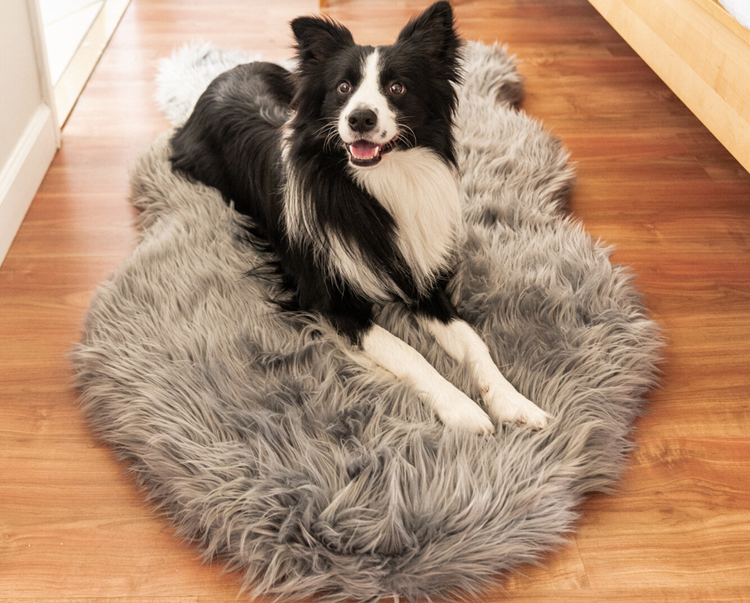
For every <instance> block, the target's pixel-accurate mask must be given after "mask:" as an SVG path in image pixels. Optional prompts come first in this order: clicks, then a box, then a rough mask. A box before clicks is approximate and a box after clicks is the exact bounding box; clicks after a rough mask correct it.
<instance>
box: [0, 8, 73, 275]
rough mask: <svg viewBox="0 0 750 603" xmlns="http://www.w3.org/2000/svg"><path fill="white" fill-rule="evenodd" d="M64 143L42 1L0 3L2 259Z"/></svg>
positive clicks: (0, 199)
mask: <svg viewBox="0 0 750 603" xmlns="http://www.w3.org/2000/svg"><path fill="white" fill-rule="evenodd" d="M58 145H59V128H58V126H57V124H56V118H55V115H54V103H53V102H52V91H51V83H50V82H49V70H48V68H47V64H46V58H45V57H44V50H43V40H42V36H41V27H40V24H39V12H38V5H37V0H2V2H0V263H1V262H2V261H3V259H4V258H5V255H6V254H7V252H8V248H9V247H10V245H11V243H12V242H13V238H14V237H15V234H16V232H17V231H18V227H19V226H20V225H21V222H22V221H23V217H24V215H25V214H26V210H27V209H28V208H29V205H30V204H31V201H32V199H33V198H34V195H35V193H36V191H37V189H38V188H39V184H40V183H41V181H42V179H43V178H44V174H45V173H46V172H47V168H48V167H49V164H50V163H51V162H52V158H53V157H54V154H55V151H56V150H57V147H58Z"/></svg>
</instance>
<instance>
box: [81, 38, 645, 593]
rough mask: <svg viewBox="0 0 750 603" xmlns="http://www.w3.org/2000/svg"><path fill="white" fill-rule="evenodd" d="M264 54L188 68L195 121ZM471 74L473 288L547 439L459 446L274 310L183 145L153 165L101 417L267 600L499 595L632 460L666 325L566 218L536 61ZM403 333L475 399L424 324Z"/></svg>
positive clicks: (464, 441)
mask: <svg viewBox="0 0 750 603" xmlns="http://www.w3.org/2000/svg"><path fill="white" fill-rule="evenodd" d="M246 58H247V57H246V56H244V55H242V54H241V53H229V52H224V51H221V50H218V49H216V48H212V47H209V46H198V47H189V48H186V49H183V50H182V51H181V52H179V53H177V54H176V55H175V56H174V57H173V58H172V59H171V60H170V61H168V62H167V63H166V64H165V65H164V66H163V70H162V76H161V92H160V99H161V102H162V104H163V106H164V107H165V109H166V111H167V113H168V115H169V116H170V118H171V119H172V121H173V122H174V123H176V124H179V123H180V122H181V121H182V120H184V119H185V118H186V117H187V115H188V114H189V112H190V108H191V106H192V103H193V102H194V101H195V100H196V98H197V96H198V95H199V94H200V92H201V90H202V89H203V87H205V85H206V84H207V83H208V81H210V79H211V78H212V77H213V76H214V75H216V74H217V73H218V72H220V71H222V70H224V69H226V68H229V67H231V66H233V65H234V64H236V63H238V62H240V61H243V60H246ZM465 67H466V83H465V85H464V87H463V89H462V91H461V95H460V109H459V115H458V120H457V130H458V140H459V143H460V155H459V156H460V166H461V170H462V176H461V191H462V197H463V203H464V206H465V235H466V242H465V245H464V246H463V252H462V257H461V264H460V268H459V271H458V274H457V275H456V278H455V280H454V281H453V283H452V294H453V296H454V298H455V300H456V302H457V305H458V307H459V310H460V311H461V313H462V315H463V316H464V318H466V319H467V320H468V321H469V322H470V323H472V324H473V325H474V326H475V327H476V328H477V329H478V330H479V332H480V333H481V334H482V336H483V338H484V340H485V341H486V342H487V343H488V344H489V347H490V349H491V351H492V353H493V355H494V357H495V359H496V361H497V362H498V365H499V366H500V367H501V368H502V370H503V373H504V374H505V375H506V376H507V377H508V378H509V380H510V381H511V382H512V383H513V384H514V385H515V386H516V387H517V388H518V389H519V391H521V392H522V393H523V394H524V395H526V396H527V397H529V398H530V399H531V400H533V401H535V402H536V403H537V404H538V405H539V406H540V407H541V408H543V409H545V410H547V411H548V412H550V413H551V414H552V415H553V416H554V421H553V422H552V424H551V425H550V427H548V428H547V429H545V430H543V431H541V432H533V431H531V430H528V429H524V428H517V427H504V428H500V429H498V432H497V433H496V434H495V435H494V436H493V437H485V438H483V437H478V436H474V435H467V434H465V433H457V432H453V431H451V430H446V429H445V428H444V427H443V426H442V425H441V424H440V423H439V422H438V421H437V419H436V418H435V417H434V416H431V414H430V413H429V412H428V411H427V410H425V408H424V407H423V406H422V404H421V403H420V402H419V401H418V399H417V397H416V395H415V393H414V391H413V390H412V389H410V387H409V385H408V384H405V383H400V382H397V381H396V380H395V379H394V378H393V377H392V376H390V375H389V374H387V373H385V372H383V371H381V370H379V369H377V368H376V367H374V366H367V365H365V364H363V363H362V362H361V360H360V359H359V358H358V357H357V355H356V354H353V353H352V352H351V350H350V349H349V348H348V347H347V345H346V344H344V343H343V342H341V341H340V340H338V339H337V338H336V336H335V335H334V334H333V333H332V331H331V330H330V329H329V328H328V326H326V325H325V324H323V323H321V322H320V321H319V320H318V319H316V318H315V317H310V316H290V315H284V314H280V313H279V312H277V311H276V310H275V309H274V307H273V306H271V305H269V304H268V303H267V302H266V301H265V300H266V299H267V298H268V297H269V295H270V294H272V293H273V291H274V288H275V283H274V280H273V278H272V277H269V276H268V275H266V274H264V273H263V271H262V270H261V271H256V272H252V268H253V267H255V266H258V265H259V260H258V258H257V257H256V255H255V254H254V253H253V251H252V250H251V249H250V248H249V247H248V246H247V245H245V244H244V243H243V242H242V239H241V237H240V236H238V235H240V234H241V228H240V226H239V217H238V216H237V215H236V214H235V213H234V212H233V211H232V210H229V209H227V208H226V207H225V206H224V204H223V202H222V200H221V198H220V197H219V195H218V194H217V193H216V192H215V191H214V190H211V189H208V188H206V187H202V186H196V185H193V184H190V183H188V182H187V181H185V180H184V179H182V178H180V177H178V176H175V175H174V174H173V173H172V172H171V171H170V167H169V163H168V155H169V148H168V135H165V136H163V137H162V138H161V139H160V140H159V141H157V142H156V143H155V144H154V145H153V146H152V147H151V148H150V149H148V151H147V152H146V153H145V154H144V155H143V157H142V158H141V160H140V161H139V163H138V165H137V166H136V168H135V170H134V171H133V174H132V182H133V202H134V203H135V205H136V206H137V207H138V208H139V209H140V210H141V214H140V217H139V219H138V227H139V229H140V231H141V240H140V242H139V245H138V246H137V248H136V249H135V250H134V251H133V253H132V254H131V255H130V257H128V258H127V259H125V261H123V263H122V265H121V266H120V267H119V269H118V270H117V272H116V273H115V275H114V276H113V277H112V280H111V281H109V282H108V283H106V284H105V285H104V286H103V287H101V289H100V290H99V291H98V292H97V294H96V296H95V298H94V300H93V302H92V304H91V309H90V310H89V312H88V314H87V316H86V322H85V329H84V333H83V339H82V342H81V343H80V344H79V345H77V346H76V347H75V349H74V351H73V360H74V365H75V370H76V372H77V379H78V385H79V386H80V388H81V390H82V403H83V408H84V410H85V413H86V415H87V416H88V418H89V419H90V421H91V423H92V424H93V426H94V427H95V429H96V430H97V432H98V433H99V434H100V435H101V437H102V438H103V439H104V440H105V441H106V442H109V443H110V444H111V445H112V446H113V447H114V448H115V449H116V450H117V452H118V454H120V455H121V456H122V457H123V458H126V459H128V460H129V461H130V462H131V463H132V468H133V470H134V471H135V472H136V475H137V476H138V480H139V483H141V484H142V485H143V486H144V487H145V489H146V490H147V491H148V493H149V496H150V497H151V499H152V500H154V501H158V503H159V504H160V505H161V507H162V508H163V510H164V511H165V512H166V513H167V515H168V516H169V517H170V518H171V519H172V521H174V523H175V525H176V526H177V530H178V532H179V534H181V535H183V536H185V537H186V538H188V539H190V540H192V541H194V542H195V543H196V544H197V545H198V546H199V547H200V548H201V550H202V551H203V552H204V555H205V557H206V558H209V559H210V558H214V557H221V558H223V559H225V560H226V562H227V563H228V565H229V566H230V567H231V568H235V569H238V570H241V571H243V572H245V586H246V587H247V589H248V590H249V591H250V593H252V594H254V595H271V596H276V597H280V598H284V599H296V598H302V597H308V596H312V595H317V596H319V597H322V598H325V599H329V600H343V599H347V598H350V599H354V600H357V601H365V600H374V599H378V598H381V597H388V596H394V597H397V598H398V597H407V598H409V599H417V598H420V597H431V598H446V597H450V596H456V595H461V594H465V593H466V592H470V593H471V592H477V591H478V589H480V588H481V587H482V586H483V585H485V584H486V583H488V582H489V581H491V580H492V579H495V578H497V577H498V574H499V573H500V572H503V571H505V570H508V569H510V568H513V567H514V566H516V565H518V564H520V563H522V562H527V561H531V560H534V559H536V558H537V557H538V556H539V554H540V553H541V552H543V551H545V550H548V549H549V548H551V547H552V546H554V545H555V544H556V543H558V542H559V541H560V540H561V537H562V535H563V534H564V533H565V532H567V531H569V530H571V529H572V527H573V525H574V521H575V518H576V505H577V504H578V503H579V501H580V500H581V498H582V496H583V495H584V494H585V493H587V492H591V491H594V490H601V489H605V488H607V487H610V486H611V485H612V484H613V483H614V480H616V479H617V478H618V476H619V475H620V472H621V470H622V468H623V462H624V454H625V453H626V452H627V450H628V449H629V447H630V444H629V440H628V434H629V432H630V429H631V422H632V420H633V419H634V417H635V416H636V415H638V413H639V412H640V411H641V408H642V403H643V400H642V396H643V395H644V394H645V393H646V392H647V391H648V389H649V388H650V387H651V386H652V385H653V384H654V382H655V377H654V372H655V362H656V360H657V356H658V348H659V338H658V329H657V327H656V326H655V324H654V323H653V322H651V321H650V320H648V319H647V317H646V315H645V311H644V308H643V306H642V305H641V302H640V300H639V296H638V294H637V293H636V291H635V290H634V288H633V287H632V285H631V279H630V277H629V276H628V274H627V272H626V271H625V270H623V269H622V268H620V267H617V266H612V265H611V264H610V262H609V260H608V257H609V251H608V250H607V249H606V248H605V247H603V246H602V245H600V244H599V243H596V242H593V241H592V240H591V239H590V237H589V236H588V235H587V234H586V233H585V232H584V230H583V228H582V227H581V226H580V225H579V224H577V223H576V222H575V221H573V220H572V219H570V218H568V217H566V216H565V215H564V213H563V206H564V204H565V202H566V198H567V195H568V192H569V189H570V187H571V181H572V173H571V170H570V168H569V167H568V165H567V160H566V159H567V157H566V152H565V151H564V149H563V148H561V146H560V144H559V143H558V142H557V141H556V140H554V139H552V138H551V137H550V136H549V135H548V134H546V133H545V132H544V131H543V130H542V129H541V128H540V126H539V125H538V124H537V123H535V122H534V121H533V120H531V119H529V118H528V117H527V116H526V115H524V114H523V113H522V112H518V111H516V110H515V109H514V108H513V106H512V105H513V104H514V103H515V102H516V101H518V99H519V97H520V95H521V85H520V79H519V77H518V75H517V73H516V72H515V69H514V67H513V63H512V61H511V60H510V59H509V58H508V57H507V56H506V55H505V54H504V52H503V51H502V50H501V49H500V48H498V47H487V46H482V45H479V44H470V45H468V46H467V48H466V49H465ZM381 323H382V324H383V325H384V326H386V327H387V328H389V329H391V330H392V331H394V332H395V333H396V334H398V335H399V336H401V337H402V338H404V339H405V340H407V341H408V342H409V343H410V344H411V345H413V346H414V347H416V348H417V349H418V350H420V351H421V352H422V353H423V354H424V355H425V356H426V357H427V358H428V359H429V360H430V361H431V362H432V363H433V364H434V365H435V366H436V367H437V368H438V369H439V370H440V371H441V372H443V373H444V374H446V376H448V377H449V378H450V380H451V381H452V382H453V383H456V384H457V385H458V386H459V387H464V388H465V389H466V388H470V386H469V385H468V384H469V379H468V378H467V377H468V375H467V373H466V371H465V370H464V368H463V367H461V366H456V365H455V363H454V362H453V361H452V360H451V359H449V358H448V357H447V356H446V355H445V354H444V353H443V352H442V350H441V349H440V348H439V347H438V346H437V345H436V344H435V342H434V341H433V340H431V339H430V338H429V336H427V335H426V334H425V333H423V332H421V331H420V330H419V329H418V327H417V325H416V324H415V322H414V321H413V320H412V319H411V317H410V316H409V315H408V314H406V313H405V312H403V311H402V309H401V308H399V307H397V306H394V307H387V308H384V309H383V313H382V317H381ZM467 391H468V393H470V394H472V395H474V396H475V397H476V396H477V392H472V391H471V390H470V389H468V390H467Z"/></svg>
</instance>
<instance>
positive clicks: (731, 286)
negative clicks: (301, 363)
mask: <svg viewBox="0 0 750 603" xmlns="http://www.w3.org/2000/svg"><path fill="white" fill-rule="evenodd" d="M425 5H426V2H416V1H413V0H401V1H399V2H390V1H386V0H370V1H367V0H331V1H330V6H329V7H328V8H327V9H326V12H327V13H328V14H329V15H331V16H332V17H334V18H336V19H339V20H341V21H343V22H344V23H346V24H347V25H349V26H350V27H351V29H352V31H353V32H354V35H355V38H356V39H357V40H359V41H361V42H366V43H371V44H378V43H388V42H390V41H392V39H393V38H394V36H395V35H396V33H397V32H398V31H399V29H400V28H401V26H402V25H403V23H404V22H405V21H406V19H407V18H408V17H409V16H411V15H413V14H414V13H415V12H417V11H418V10H419V9H421V8H423V7H424V6H425ZM455 6H456V14H457V17H458V22H459V25H460V29H461V31H462V33H463V35H464V37H465V38H467V39H479V40H483V41H485V42H493V41H495V40H500V41H501V42H503V43H505V44H507V45H508V49H509V52H510V53H511V54H513V55H515V56H516V57H517V59H518V60H519V61H520V66H519V70H520V72H521V73H522V74H523V75H524V77H525V78H526V83H525V86H526V92H527V94H526V99H525V101H524V103H523V109H524V110H525V111H526V112H528V113H529V114H530V115H532V116H534V117H535V118H537V119H540V120H542V121H543V123H544V125H545V127H546V128H548V129H550V130H551V131H552V132H553V133H554V134H555V135H556V136H558V137H559V138H561V139H562V141H563V143H564V144H565V145H566V147H567V148H568V149H569V150H570V152H571V160H572V161H573V162H575V163H576V166H577V172H578V183H577V186H576V188H575V191H574V193H573V196H572V199H571V211H572V212H573V213H574V214H575V215H576V216H577V217H578V218H580V219H581V220H582V221H583V223H584V225H585V226H586V228H587V229H588V230H589V232H591V233H592V235H593V236H594V237H601V239H602V240H604V241H606V242H607V243H609V244H611V245H613V246H614V247H615V248H616V251H615V253H614V255H613V260H614V261H615V262H618V263H622V264H625V265H628V266H630V267H632V270H633V272H634V273H635V274H636V275H637V277H636V283H637V286H638V287H639V289H640V290H641V291H642V292H643V294H644V298H645V302H646V304H647V306H648V307H649V308H650V310H651V311H652V314H653V316H654V318H655V319H656V320H658V321H659V323H660V324H661V325H662V326H663V328H664V332H665V336H666V339H667V342H668V347H667V349H666V358H665V361H664V364H663V366H662V368H663V385H662V386H661V387H660V388H659V389H658V390H657V391H655V392H654V393H653V395H652V396H651V406H650V412H649V413H648V414H647V415H646V416H645V417H644V418H642V419H641V420H639V421H638V424H637V428H638V429H637V432H636V440H637V444H638V449H637V450H636V451H635V452H634V453H633V454H632V456H631V458H630V462H629V468H628V470H627V472H626V474H625V475H624V477H623V480H622V482H621V484H620V486H619V488H618V490H617V492H616V493H614V494H612V495H603V494H602V495H597V496H594V497H592V498H590V499H588V500H587V501H586V502H585V503H584V505H583V506H582V508H581V519H580V522H579V524H578V527H577V529H576V531H575V533H573V534H571V535H570V536H569V540H568V542H567V544H566V545H565V546H563V547H561V548H560V550H559V551H557V552H554V553H551V554H549V555H548V556H546V557H545V558H544V559H543V560H542V565H541V566H540V567H523V568H519V569H520V570H521V573H519V574H514V575H512V576H509V577H506V578H501V577H500V578H499V583H498V586H497V588H494V589H491V590H490V591H488V592H487V593H486V595H485V597H484V600H486V601H488V602H490V601H492V602H494V601H500V600H508V601H525V602H529V603H531V602H542V601H551V600H554V601H560V602H603V601H607V602H611V603H616V602H651V601H670V602H673V601H674V602H684V601H702V602H722V603H725V602H730V601H731V602H737V601H750V175H748V173H747V172H745V171H744V170H743V169H742V168H741V167H740V165H739V164H738V163H737V162H736V161H735V160H734V159H733V158H732V157H731V156H730V155H729V154H728V153H727V151H725V150H724V149H723V147H722V146H721V145H720V144H719V143H718V142H717V141H716V140H715V139H714V138H713V137H712V136H711V134H710V133H708V131H707V130H706V129H705V128H704V127H703V126H702V125H701V124H700V122H699V121H698V120H697V119H696V118H695V117H694V116H693V115H692V114H691V113H690V112H689V111H688V110H687V109H686V108H685V107H684V106H683V105H682V103H681V102H680V101H679V100H678V99H677V98H676V97H675V96H674V95H673V94H672V93H671V92H670V91H669V89H668V88H667V87H666V86H665V85H664V84H663V83H662V82H661V81H660V80H659V79H658V78H657V77H656V76H655V75H654V74H653V72H652V71H651V70H650V69H649V68H648V67H647V66H646V65H645V64H644V63H643V61H642V60H641V59H640V58H638V57H637V56H636V55H635V54H634V53H633V52H632V50H631V49H630V48H629V47H628V46H627V45H626V44H625V43H624V42H623V41H622V39H621V38H619V36H618V35H617V34H616V33H615V32H614V31H613V30H612V28H611V27H610V26H609V25H608V24H607V23H606V22H605V21H604V19H602V17H601V16H599V14H598V13H597V12H596V11H595V10H594V9H593V8H592V7H591V6H590V5H589V4H588V3H587V2H586V1H585V0H458V1H456V2H455ZM317 11H318V6H317V4H316V3H314V2H312V1H310V0H278V1H277V2H255V1H253V2H249V1H246V0H214V1H212V2H206V1H205V0H133V2H132V4H131V6H130V7H129V9H128V11H127V13H126V14H125V17H124V19H123V21H122V23H121V25H120V27H119V29H118V31H117V32H116V33H115V35H114V38H113V39H112V42H111V43H110V46H109V48H108V49H107V50H106V52H105V53H104V56H103V58H102V60H101V62H100V64H99V66H98V67H97V69H96V71H95V73H94V75H93V77H92V78H91V80H90V82H89V84H88V86H87V88H86V90H85V91H84V93H83V95H82V97H81V99H80V100H79V102H78V104H77V106H76V107H75V109H74V111H73V113H72V115H71V117H70V119H69V121H68V123H67V125H66V128H65V131H64V133H63V147H62V149H61V150H60V152H59V153H58V155H57V157H56V158H55V160H54V163H53V165H52V167H51V169H50V171H49V173H48V175H47V177H46V179H45V180H44V183H43V184H42V187H41V189H40V191H39V193H38V195H37V197H36V199H35V200H34V202H33V204H32V206H31V209H30V210H29V213H28V215H27V216H26V219H25V221H24V223H23V225H22V227H21V230H20V232H19V233H18V236H17V238H16V240H15V242H14V244H13V246H12V248H11V250H10V252H9V254H8V256H7V259H6V260H5V263H4V264H3V266H2V268H0V416H1V417H2V419H0V603H8V602H10V601H14V602H27V603H28V602H30V601H37V602H47V603H53V602H54V603H61V602H63V601H64V602H83V601H86V602H99V603H104V602H117V603H154V602H167V601H170V602H175V603H183V602H184V603H187V602H191V603H194V602H219V601H227V602H229V601H236V600H238V599H237V596H238V576H237V575H234V574H222V571H221V567H220V566H219V565H214V566H204V565H202V564H201V563H200V561H199V559H198V555H197V553H196V552H195V551H194V550H193V549H191V548H190V547H188V546H186V545H184V544H182V543H181V542H180V541H179V540H178V539H177V538H175V537H174V535H173V531H172V529H171V528H170V527H169V526H168V524H167V523H166V522H165V520H164V519H163V518H162V517H161V516H160V515H159V514H158V513H156V512H155V511H154V510H153V508H151V507H150V506H149V505H148V504H146V503H145V502H144V498H143V495H142V493H139V492H138V491H137V490H136V488H135V487H134V484H133V482H132V479H131V478H130V476H129V475H128V471H127V467H126V466H125V465H123V464H120V463H118V462H117V461H116V460H115V459H114V457H113V455H112V453H111V451H110V450H109V449H107V448H105V447H104V446H102V445H101V444H100V443H98V442H97V440H96V439H95V438H94V437H93V436H92V435H91V433H90V431H89V430H88V429H87V427H86V425H85V423H84V421H83V420H82V419H81V417H80V415H79V413H78V412H77V409H76V392H75V391H74V390H73V389H72V388H71V385H70V380H71V376H72V375H71V371H70V368H69V366H68V362H67V360H66V353H67V351H68V349H69V348H70V345H71V343H72V342H74V341H76V340H77V339H78V337H79V333H80V325H81V320H82V317H83V314H84V312H85V310H86V308H87V306H88V303H89V300H90V297H91V294H92V292H93V291H94V289H95V288H96V286H97V284H98V283H100V282H101V281H103V280H105V279H106V278H107V276H108V275H109V274H110V273H111V271H112V270H113V269H114V267H115V266H116V265H117V264H118V262H119V261H120V260H121V259H122V258H123V256H125V254H127V253H128V251H129V250H130V249H132V247H133V245H134V243H135V239H136V237H135V232H134V230H133V228H132V227H131V219H132V217H133V214H132V211H131V209H130V207H129V205H128V200H127V198H128V168H129V166H130V165H132V164H133V162H134V160H135V158H136V157H137V156H138V154H139V153H140V152H141V151H142V150H143V149H144V148H145V147H146V146H147V145H148V144H149V142H151V141H152V140H153V139H154V138H155V137H156V136H157V135H158V134H160V133H161V132H163V131H165V130H166V129H167V128H168V124H167V122H166V120H165V119H164V118H163V117H162V115H161V114H160V112H159V110H158V109H157V108H156V106H155V103H154V101H153V95H154V92H155V83H154V76H155V74H156V70H157V67H158V62H159V60H160V58H162V57H165V56H168V55H169V54H170V53H171V51H172V50H173V49H174V48H176V47H178V46H180V45H182V44H184V43H186V42H190V41H193V40H196V39H204V40H207V41H212V42H214V43H216V44H218V45H220V46H223V47H240V48H244V49H247V50H252V51H256V50H257V51H262V52H263V54H264V56H265V57H266V58H268V59H272V60H277V59H284V58H288V57H289V56H290V51H289V46H290V45H291V38H290V35H289V32H288V27H287V22H288V21H289V20H290V19H291V18H293V17H295V16H297V15H299V14H310V13H315V12H317ZM241 599H242V597H240V600H241Z"/></svg>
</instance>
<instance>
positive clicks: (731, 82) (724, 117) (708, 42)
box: [590, 0, 750, 170]
mask: <svg viewBox="0 0 750 603" xmlns="http://www.w3.org/2000/svg"><path fill="white" fill-rule="evenodd" d="M590 1H591V4H592V5H593V6H595V7H596V8H597V9H598V10H599V12H601V14H602V15H604V17H605V18H606V19H607V21H609V22H610V23H611V24H612V26H613V27H614V28H615V29H616V30H617V31H618V32H619V33H620V34H621V35H622V36H623V37H624V38H625V40H627V42H628V43H629V44H630V45H631V46H632V47H633V48H634V49H635V50H636V51H637V52H638V54H639V55H640V56H641V57H643V59H644V60H645V61H646V62H647V63H648V64H649V65H650V66H651V67H652V68H653V69H654V71H655V72H656V73H658V74H659V76H660V77H661V78H662V79H663V80H664V81H665V82H666V83H667V85H669V87H670V88H671V89H672V90H673V91H674V92H675V93H676V94H677V96H679V97H680V99H682V101H683V102H684V103H685V104H686V105H687V106H688V107H689V108H690V110H691V111H693V112H694V113H695V114H696V115H697V116H698V117H699V118H700V119H701V121H702V122H703V123H704V124H705V125H706V127H708V129H709V130H710V131H711V132H713V133H714V135H715V136H716V137H717V138H718V139H719V140H720V141H721V142H722V143H723V144H724V145H725V146H726V147H727V149H729V150H730V152H732V153H733V154H734V156H735V157H736V158H737V159H738V160H739V161H740V163H742V164H743V165H744V166H745V168H746V169H749V170H750V31H748V30H747V29H745V28H744V27H742V26H741V25H740V24H739V23H738V22H737V21H735V20H734V19H733V18H732V17H731V16H730V15H729V13H727V11H726V10H725V9H724V8H723V7H722V6H721V5H720V4H719V3H718V2H717V1H716V0H590Z"/></svg>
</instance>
